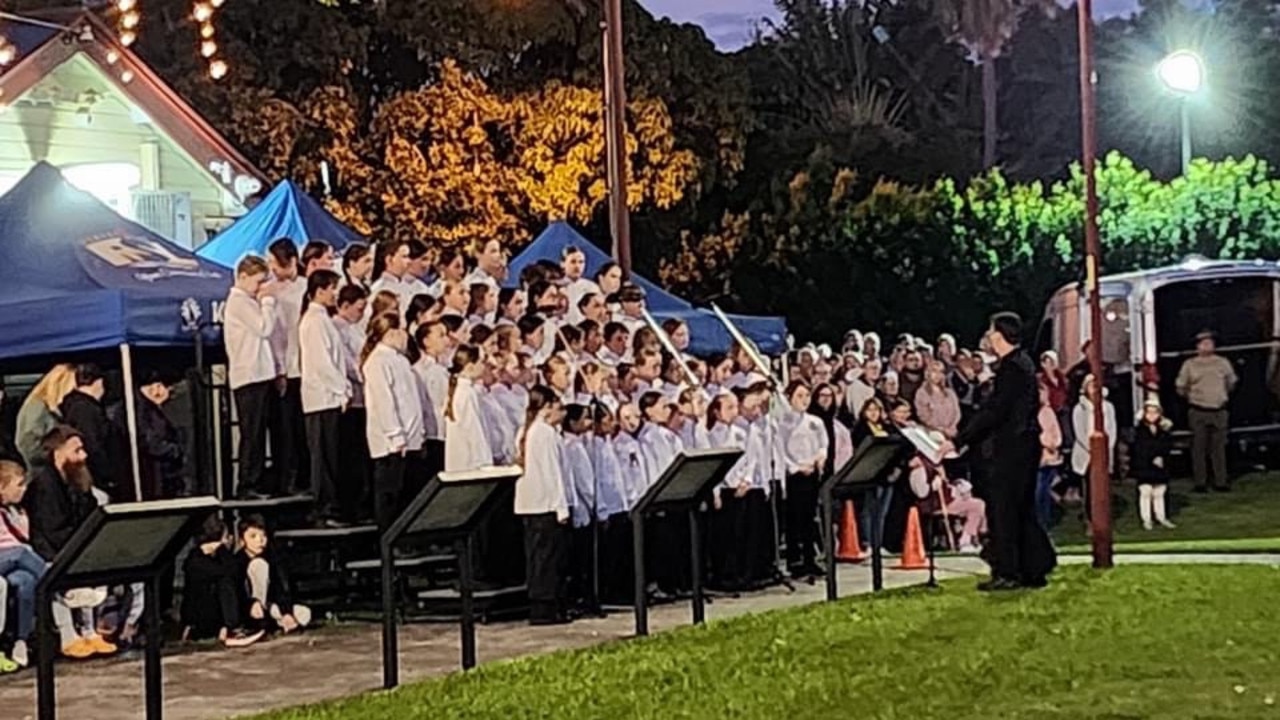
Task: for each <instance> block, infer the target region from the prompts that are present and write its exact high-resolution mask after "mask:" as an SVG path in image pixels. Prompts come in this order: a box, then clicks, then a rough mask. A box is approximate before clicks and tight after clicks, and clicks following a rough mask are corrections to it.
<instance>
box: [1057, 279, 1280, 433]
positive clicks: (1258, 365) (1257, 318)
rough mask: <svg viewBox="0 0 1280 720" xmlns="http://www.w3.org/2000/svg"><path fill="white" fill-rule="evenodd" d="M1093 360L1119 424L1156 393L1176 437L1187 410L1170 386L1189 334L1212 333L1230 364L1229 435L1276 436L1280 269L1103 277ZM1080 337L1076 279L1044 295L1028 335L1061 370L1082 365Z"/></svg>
mask: <svg viewBox="0 0 1280 720" xmlns="http://www.w3.org/2000/svg"><path fill="white" fill-rule="evenodd" d="M1099 289H1100V293H1101V295H1102V312H1103V331H1102V360H1103V363H1104V364H1106V365H1109V366H1110V368H1111V370H1112V373H1113V374H1112V376H1111V381H1110V382H1108V384H1107V385H1108V389H1109V391H1110V398H1111V401H1112V403H1114V404H1115V407H1116V420H1117V423H1118V424H1119V425H1120V427H1122V428H1123V427H1132V426H1133V423H1134V418H1136V417H1137V416H1138V414H1139V413H1140V412H1141V406H1142V403H1143V401H1144V399H1145V394H1144V393H1145V389H1146V388H1158V392H1159V394H1160V401H1161V404H1163V405H1164V408H1165V414H1166V415H1167V416H1168V417H1170V418H1171V419H1172V420H1173V421H1174V424H1175V428H1176V429H1177V430H1179V431H1185V430H1186V427H1187V424H1186V404H1185V403H1184V402H1183V401H1182V399H1181V398H1179V397H1178V395H1177V393H1176V392H1175V390H1174V381H1175V379H1176V378H1177V375H1178V370H1179V368H1180V367H1181V366H1182V363H1183V362H1184V361H1185V360H1186V359H1187V358H1188V357H1190V356H1191V355H1193V354H1194V353H1195V344H1196V341H1195V336H1196V334H1198V333H1199V332H1201V331H1202V330H1212V331H1213V332H1214V333H1216V334H1217V336H1218V352H1219V353H1220V354H1222V355H1223V356H1225V357H1226V358H1227V359H1229V360H1231V362H1232V363H1233V364H1234V365H1235V368H1236V373H1237V375H1239V376H1240V384H1239V386H1238V387H1237V389H1236V392H1235V394H1234V395H1233V396H1232V399H1231V405H1230V410H1231V432H1232V435H1233V436H1235V438H1236V439H1238V440H1241V441H1255V442H1256V441H1263V440H1264V439H1266V438H1267V437H1280V373H1277V368H1278V367H1280V263H1277V262H1273V261H1264V260H1253V261H1218V260H1205V259H1204V258H1200V257H1192V258H1189V259H1187V260H1186V261H1184V262H1183V263H1182V264H1181V265H1176V266H1173V267H1166V268H1159V269H1155V270H1143V271H1140V272H1133V273H1125V274H1122V275H1111V276H1107V277H1103V278H1102V279H1101V280H1100V282H1099ZM1088 339H1089V305H1088V297H1087V296H1086V294H1085V292H1084V286H1083V283H1073V284H1071V285H1067V286H1066V287H1063V288H1062V289H1061V290H1059V291H1058V292H1057V293H1055V294H1054V295H1053V297H1052V298H1051V299H1050V300H1049V305H1048V307H1047V308H1046V310H1045V316H1044V320H1043V322H1042V323H1041V326H1040V329H1039V333H1038V335H1037V342H1036V348H1037V351H1038V352H1043V351H1045V350H1049V349H1053V350H1056V351H1057V352H1058V355H1059V357H1061V359H1062V365H1063V368H1064V369H1067V368H1071V367H1072V366H1073V365H1075V364H1076V363H1078V362H1080V361H1082V360H1083V359H1084V356H1083V354H1082V348H1083V345H1084V343H1085V342H1086V341H1087V340H1088Z"/></svg>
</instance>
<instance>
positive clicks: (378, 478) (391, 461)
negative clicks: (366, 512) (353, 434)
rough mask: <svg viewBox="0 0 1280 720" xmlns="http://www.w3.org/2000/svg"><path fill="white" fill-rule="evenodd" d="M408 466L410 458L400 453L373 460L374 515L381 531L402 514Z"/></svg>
mask: <svg viewBox="0 0 1280 720" xmlns="http://www.w3.org/2000/svg"><path fill="white" fill-rule="evenodd" d="M408 468H409V460H408V458H407V457H404V456H401V455H399V454H398V453H397V454H392V455H388V456H386V457H380V458H375V459H374V461H373V517H374V520H375V521H376V522H377V523H378V532H379V533H381V532H384V531H385V530H386V529H387V528H389V527H391V523H393V522H395V520H396V518H397V517H399V515H400V512H401V509H400V508H401V507H402V506H401V500H400V498H401V495H402V494H403V493H404V487H405V476H406V475H407V473H408Z"/></svg>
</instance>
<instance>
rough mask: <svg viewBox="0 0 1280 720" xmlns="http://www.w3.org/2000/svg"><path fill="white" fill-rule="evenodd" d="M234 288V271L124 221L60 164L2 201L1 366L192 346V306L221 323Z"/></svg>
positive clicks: (39, 171) (40, 167) (31, 176)
mask: <svg viewBox="0 0 1280 720" xmlns="http://www.w3.org/2000/svg"><path fill="white" fill-rule="evenodd" d="M230 285H231V274H230V273H229V272H228V271H227V270H226V269H225V268H222V267H219V266H218V265H215V264H213V263H210V262H207V261H205V260H201V259H200V258H198V257H196V256H195V255H193V254H192V253H191V252H190V251H188V250H184V249H183V248H180V247H178V246H177V245H174V244H173V243H171V242H169V241H168V240H166V239H164V238H163V237H161V236H159V235H157V234H155V233H153V232H151V231H150V230H147V229H146V228H144V227H142V226H141V225H138V224H137V223H134V222H130V221H128V220H126V219H124V218H122V217H121V216H119V215H117V214H116V213H115V211H113V210H112V209H111V208H109V207H107V206H106V205H104V204H102V203H101V202H99V201H98V200H97V199H96V198H94V197H92V196H91V195H89V194H87V193H84V192H81V191H80V190H77V189H75V188H74V187H72V186H71V185H70V184H69V183H67V181H66V180H65V179H63V177H62V174H61V173H60V172H58V170H57V168H55V167H53V166H52V165H49V164H46V163H43V162H42V163H38V164H37V165H36V166H35V167H34V168H32V170H31V172H29V173H27V175H26V177H24V178H23V179H22V180H21V181H20V182H18V184H17V185H15V186H14V187H13V188H12V189H11V190H10V191H9V192H8V193H6V194H5V195H4V196H3V197H0V288H3V290H0V360H8V359H15V358H23V357H31V356H35V355H45V354H52V353H64V352H73V351H79V350H96V349H103V348H114V347H117V346H119V345H123V344H129V345H137V346H143V347H146V346H153V347H154V346H161V347H163V346H179V345H183V346H185V345H190V344H191V342H192V340H191V336H190V334H189V333H187V332H186V331H184V330H183V321H182V308H183V305H184V303H186V302H187V301H188V299H190V300H193V301H195V302H196V303H198V307H199V308H200V312H201V315H202V317H203V318H204V319H205V320H206V321H209V320H212V319H213V318H214V316H215V314H216V312H217V311H218V310H219V308H220V306H221V304H222V301H223V300H224V299H225V298H226V295H227V290H228V288H229V287H230ZM216 339H217V334H216V331H215V330H213V329H209V330H206V336H205V340H206V342H212V341H216Z"/></svg>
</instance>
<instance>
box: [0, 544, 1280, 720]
mask: <svg viewBox="0 0 1280 720" xmlns="http://www.w3.org/2000/svg"><path fill="white" fill-rule="evenodd" d="M1088 560H1089V559H1088V558H1087V557H1079V556H1078V557H1072V558H1064V562H1065V563H1069V564H1081V563H1087V562H1088ZM1119 560H1120V562H1121V563H1135V562H1136V563H1219V564H1221V563H1254V564H1273V565H1280V555H1151V556H1122V557H1121V558H1120V559H1119ZM985 571H986V567H985V565H984V564H983V563H982V562H981V561H979V560H978V559H977V558H971V557H963V558H945V559H941V560H939V572H938V575H939V578H941V579H948V578H957V577H965V576H980V575H983V574H985ZM926 578H927V574H926V573H923V572H893V571H887V572H886V584H887V585H888V586H889V587H902V586H907V585H916V584H921V583H923V582H924V581H925V579H926ZM840 583H841V588H842V592H841V594H842V596H847V595H854V594H859V593H866V592H869V591H870V584H871V583H870V570H869V568H866V567H862V566H842V567H841V570H840ZM823 597H824V588H823V586H822V585H821V584H819V585H816V586H808V585H801V586H798V587H797V588H796V591H795V592H794V593H793V592H789V591H787V590H786V589H784V588H774V589H770V590H766V591H763V592H760V593H755V594H752V595H749V596H744V597H741V598H721V599H717V600H716V601H715V602H714V603H712V604H710V605H708V606H707V617H708V619H709V620H711V621H715V620H721V619H725V618H731V617H735V616H738V615H743V614H748V613H755V612H763V611H767V610H774V609H777V608H784V607H792V606H797V605H804V604H808V603H813V602H819V601H821V600H822V599H823ZM689 621H690V618H689V606H688V604H676V605H667V606H663V607H659V608H655V609H654V610H653V611H652V612H651V613H650V628H651V630H652V631H653V632H661V631H663V630H669V629H671V628H675V627H679V626H682V625H686V624H688V623H689ZM633 622H634V619H633V616H632V615H631V614H630V613H615V614H613V615H611V616H609V617H607V618H601V619H591V620H580V621H578V622H576V623H574V624H572V625H568V626H560V627H550V628H531V627H528V626H527V625H525V624H524V623H517V622H505V623H495V624H492V625H488V626H481V627H480V628H478V631H477V646H478V652H479V657H480V661H481V662H482V663H483V662H491V661H494V660H501V659H508V658H514V657H520V656H524V655H531V654H539V653H547V652H551V651H554V650H561V649H566V648H580V647H587V646H591V645H595V644H599V643H603V642H608V641H613V640H620V639H624V638H627V637H629V636H631V634H632V632H633V630H634V625H633ZM400 637H401V680H402V682H413V681H415V680H421V679H424V678H428V677H433V676H439V675H443V674H446V673H449V672H452V671H454V670H455V669H456V668H457V664H458V636H457V629H456V626H455V625H444V624H415V625H409V626H406V627H403V628H402V629H401V635H400ZM380 657H381V635H380V630H379V627H378V626H376V625H369V624H351V625H343V626H340V627H336V628H330V629H325V630H322V631H318V632H315V633H312V634H309V635H302V636H297V637H289V638H281V639H279V640H273V641H271V642H265V643H260V644H258V645H255V646H253V647H251V648H248V649H246V650H241V651H210V652H196V653H186V654H179V655H174V656H171V657H167V658H165V660H164V677H165V717H166V718H171V719H172V720H209V719H212V718H224V717H231V716H238V715H248V714H253V713H258V712H263V711H266V710H273V709H277V708H283V707H290V706H294V705H299V704H305V703H315V702H320V701H323V700H331V699H335V698H340V697H345V696H348V695H354V694H357V693H360V692H365V691H369V690H374V689H377V688H378V687H380V685H381V678H382V675H381V672H382V670H381V664H380ZM58 671H59V680H58V708H59V713H60V715H61V717H63V718H70V719H71V720H81V719H82V718H85V719H88V718H92V719H93V720H117V719H121V720H123V719H126V718H128V719H132V718H141V717H142V666H141V662H140V661H139V660H138V659H137V658H121V659H117V660H112V661H99V662H92V663H86V664H82V665H78V666H75V665H70V664H62V665H60V666H59V668H58ZM0 708H5V713H4V720H23V719H25V718H34V714H35V676H34V674H33V673H31V672H27V673H23V674H21V675H18V676H13V677H9V678H5V679H0ZM11 709H17V710H18V712H17V713H10V710H11Z"/></svg>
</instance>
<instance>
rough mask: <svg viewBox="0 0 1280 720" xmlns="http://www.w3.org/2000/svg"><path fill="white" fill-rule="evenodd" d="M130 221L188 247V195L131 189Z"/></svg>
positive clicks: (189, 225)
mask: <svg viewBox="0 0 1280 720" xmlns="http://www.w3.org/2000/svg"><path fill="white" fill-rule="evenodd" d="M133 220H134V222H137V223H138V224H139V225H142V226H143V227H145V228H147V229H148V230H150V231H151V232H153V233H156V234H157V235H161V236H163V237H164V238H166V239H168V240H172V241H173V242H175V243H177V244H178V245H181V246H182V247H184V248H187V249H188V250H190V249H192V241H193V237H192V227H193V225H194V223H193V220H192V217H191V194H190V193H184V192H160V191H155V190H135V191H133Z"/></svg>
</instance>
